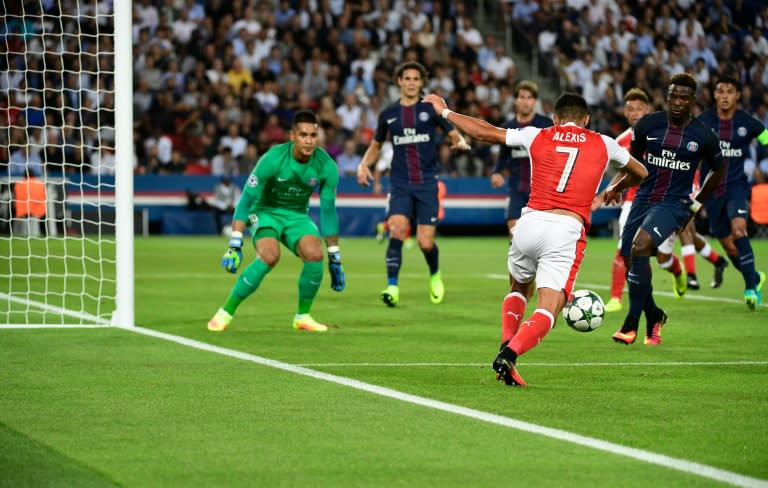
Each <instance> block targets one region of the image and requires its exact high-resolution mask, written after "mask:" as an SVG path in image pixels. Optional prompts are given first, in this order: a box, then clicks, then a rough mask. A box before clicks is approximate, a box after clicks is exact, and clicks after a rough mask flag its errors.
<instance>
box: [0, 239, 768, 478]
mask: <svg viewBox="0 0 768 488" xmlns="http://www.w3.org/2000/svg"><path fill="white" fill-rule="evenodd" d="M438 242H439V244H440V251H441V261H442V271H443V276H444V279H445V283H446V289H447V294H446V301H445V303H443V304H441V305H439V306H435V305H432V304H430V303H429V298H428V295H427V292H428V288H427V286H428V280H427V273H426V265H425V263H424V260H423V258H422V256H421V253H420V252H419V251H418V250H416V249H411V250H405V251H404V261H405V262H404V265H403V270H402V279H401V297H400V299H401V302H400V304H399V305H398V307H396V308H393V309H390V308H387V307H385V306H384V305H383V304H381V302H379V300H378V293H379V291H380V290H381V289H383V288H384V285H385V279H384V262H383V254H384V250H385V247H384V245H379V244H377V243H376V242H375V241H374V240H373V239H343V240H342V244H341V245H342V256H343V261H344V265H345V268H346V271H347V283H348V285H347V289H346V290H345V291H344V292H343V293H335V292H333V291H332V290H330V287H329V285H328V282H327V276H326V278H325V279H326V281H325V282H324V283H323V288H322V290H321V292H320V294H319V296H318V299H317V301H316V304H315V307H314V309H313V315H314V316H315V318H316V319H318V320H319V321H323V322H326V323H328V324H329V325H330V326H331V328H330V330H329V331H328V333H326V334H311V333H306V332H299V331H295V330H293V329H292V328H291V320H292V316H293V313H294V312H295V302H296V277H297V273H298V270H299V266H300V264H299V262H298V260H297V259H295V258H294V257H293V256H291V255H289V254H285V255H284V256H283V258H282V261H281V262H280V263H279V265H278V267H277V268H276V269H275V270H274V271H273V272H272V273H270V275H268V276H267V278H266V279H265V281H264V284H263V286H262V288H261V289H260V290H259V291H258V292H257V293H256V294H255V295H254V296H253V297H251V299H249V300H248V301H246V302H245V303H244V304H243V306H242V307H241V309H240V310H239V311H238V314H237V316H236V318H235V320H234V321H233V324H232V326H231V328H230V329H228V330H227V331H226V332H224V333H222V334H213V333H209V332H208V331H207V330H206V329H205V322H206V321H207V319H208V318H210V316H211V315H212V314H213V312H214V311H215V310H216V308H217V307H218V306H220V305H221V303H222V302H223V300H224V298H225V297H226V295H227V293H228V291H229V287H230V286H231V284H232V282H233V279H234V277H233V276H232V275H229V274H227V273H225V272H223V271H222V270H221V269H220V268H219V267H218V259H219V256H220V254H221V253H222V252H223V251H224V248H225V245H226V242H225V241H223V240H222V239H213V238H149V239H138V240H137V241H136V322H137V325H140V326H142V327H146V328H149V329H153V330H157V331H160V332H164V333H168V334H173V335H175V336H182V337H186V338H190V339H193V340H197V341H201V342H204V343H208V344H212V345H216V346H220V347H223V348H227V349H230V350H233V351H241V352H245V353H248V354H252V355H256V356H259V357H262V358H269V359H274V360H278V361H282V362H285V363H289V364H298V365H306V366H307V367H309V368H311V369H313V370H316V371H323V372H327V373H331V374H333V375H338V376H341V377H345V378H350V379H356V380H360V381H363V382H366V383H369V384H373V385H379V386H383V387H387V388H392V389H395V390H398V391H400V392H404V393H409V394H412V395H418V396H421V397H424V398H428V399H433V400H439V401H442V402H447V403H450V404H454V405H458V406H462V407H467V408H471V409H475V410H478V411H482V412H488V413H492V414H497V415H501V416H505V417H510V418H514V419H518V420H521V421H525V422H530V423H532V424H536V425H540V426H545V427H553V428H557V429H561V430H563V431H567V432H571V433H575V434H581V435H583V436H588V437H592V438H597V439H601V440H604V441H609V442H612V443H615V444H620V445H622V446H626V447H634V448H639V449H644V450H647V451H652V452H654V453H657V454H662V455H667V456H672V457H674V458H679V459H685V460H689V461H693V462H697V463H702V464H705V465H709V466H712V467H715V468H719V469H722V470H728V471H731V472H734V473H739V474H742V475H745V476H749V477H753V478H760V479H768V445H767V444H766V443H765V438H766V435H767V434H768V422H766V421H765V419H766V418H768V387H767V386H766V385H765V378H766V372H767V370H768V328H766V326H768V309H766V307H762V308H761V310H760V311H758V312H755V313H750V312H748V311H747V309H746V307H745V306H744V305H743V304H742V303H740V297H741V290H742V288H743V283H742V282H741V278H740V276H739V275H738V274H737V273H736V272H735V271H734V270H733V269H732V268H729V269H728V270H727V271H726V281H725V284H724V286H723V288H721V289H718V290H711V289H709V287H708V286H707V284H708V282H709V279H710V277H711V266H710V265H709V264H708V263H706V262H704V261H702V260H699V262H698V267H699V278H700V281H702V283H703V285H704V286H703V289H702V290H701V291H699V292H690V293H689V296H690V297H689V298H686V299H683V300H677V299H675V298H672V297H671V293H670V292H671V281H670V279H669V275H667V274H665V273H663V272H660V271H659V270H658V269H657V268H654V277H655V286H656V289H657V291H658V292H659V296H658V298H657V301H658V303H659V305H660V306H662V307H663V308H664V309H665V310H666V311H667V312H668V314H669V315H670V321H669V323H668V325H667V326H666V327H665V329H664V334H663V339H664V342H663V344H662V345H661V346H660V347H658V348H649V347H645V346H643V345H642V343H636V344H634V345H632V346H620V345H618V344H615V343H614V342H613V341H611V339H610V335H611V334H612V333H613V332H614V331H615V330H616V328H617V327H618V325H619V324H620V321H621V319H622V318H623V313H619V314H612V315H609V316H607V318H606V320H605V322H604V323H603V325H602V326H601V327H600V328H599V329H597V330H596V331H594V332H591V333H588V334H584V333H578V332H575V331H572V330H570V329H569V328H567V327H566V326H565V325H564V323H563V322H562V321H559V325H558V326H557V327H556V328H555V329H554V330H553V331H552V332H551V333H550V334H549V335H548V336H547V337H546V338H545V339H544V341H543V342H542V343H541V344H540V345H539V347H537V348H535V349H533V350H532V351H530V352H529V353H528V354H526V355H524V356H523V357H521V358H520V360H519V366H520V372H521V374H523V376H524V377H525V378H526V380H527V381H528V382H529V385H530V387H529V388H528V389H524V390H520V389H513V388H508V387H505V386H503V385H502V384H500V383H497V382H496V381H495V380H494V377H493V374H492V372H491V371H490V368H489V363H490V361H491V360H492V359H493V356H494V355H495V352H496V350H497V348H498V336H499V325H498V315H499V306H500V302H501V298H502V297H503V295H504V293H505V292H506V278H505V273H506V259H505V256H506V244H505V242H504V238H503V237H501V238H476V239H469V238H450V239H448V238H444V239H440V240H439V241H438ZM754 247H755V254H756V256H757V258H758V259H757V260H758V265H760V266H762V267H763V268H766V267H767V266H768V262H767V261H766V256H768V242H766V241H757V242H755V243H754ZM614 248H615V241H613V240H592V241H591V242H590V244H589V247H588V250H587V257H586V258H585V262H584V264H583V266H582V271H581V272H580V274H579V278H578V284H577V288H586V287H590V288H592V289H594V290H595V291H597V292H598V293H600V294H601V295H603V296H604V297H606V298H607V285H608V282H609V266H610V261H611V257H612V253H613V251H614ZM252 257H253V254H252V253H248V252H247V253H246V261H248V260H250V259H252ZM696 297H711V300H706V301H705V300H701V299H699V300H696V299H694V298H696ZM7 306H8V307H13V306H15V305H12V304H11V305H7ZM718 363H731V364H718ZM0 364H2V365H3V367H2V368H0V473H11V472H12V473H14V476H13V477H8V476H4V475H0V486H2V485H4V486H57V485H59V486H100V485H104V486H108V485H109V484H110V483H116V484H118V485H121V486H306V485H313V486H491V485H496V484H499V483H504V484H511V485H516V486H565V485H567V486H638V487H640V486H643V487H646V486H650V485H656V486H722V484H721V483H718V482H715V481H713V480H711V479H709V478H706V477H703V476H696V475H694V474H688V473H683V472H680V471H677V470H674V469H669V468H664V467H659V466H657V465H654V464H650V463H645V462H641V461H638V460H635V459H630V458H626V457H623V456H618V455H615V454H611V453H607V452H604V451H599V450H595V449H591V448H588V447H584V446H579V445H575V444H571V443H567V442H564V441H559V440H555V439H551V438H548V437H544V436H540V435H536V434H532V433H528V432H523V431H520V430H515V429H511V428H509V427H502V426H499V425H494V424H490V423H486V422H482V421H479V420H475V419H470V418H466V417H463V416H460V415H456V414H452V413H447V412H442V411H437V410H434V409H430V408H427V407H424V406H419V405H413V404H410V403H406V402H403V401H399V400H395V399H392V398H385V397H381V396H379V395H375V394H373V393H368V392H364V391H359V390H355V389H352V388H350V387H348V386H343V385H340V384H336V383H329V382H326V381H321V380H319V379H316V378H310V377H306V376H300V375H297V374H294V373H291V372H287V371H284V370H279V369H275V368H271V367H268V366H264V365H260V364H254V363H252V362H248V361H244V360H242V359H237V358H233V357H227V356H222V355H220V354H216V353H214V352H207V351H201V350H198V349H194V348H190V347H185V346H183V345H180V344H177V343H173V342H169V341H164V340H161V339H159V338H154V337H147V336H143V335H139V334H135V333H131V332H127V331H124V330H120V329H114V328H103V329H87V330H77V329H75V330H73V329H53V330H52V329H44V330H15V329H14V330H2V329H0Z"/></svg>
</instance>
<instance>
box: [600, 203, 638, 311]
mask: <svg viewBox="0 0 768 488" xmlns="http://www.w3.org/2000/svg"><path fill="white" fill-rule="evenodd" d="M631 208H632V202H624V203H623V204H622V205H621V213H620V214H619V220H618V224H619V242H618V245H617V246H616V254H615V255H614V257H613V261H612V263H611V298H610V299H609V300H608V302H607V303H606V304H605V311H606V312H618V311H620V310H621V309H622V307H623V306H622V304H621V297H622V295H623V294H624V283H625V282H626V274H627V268H626V267H625V266H624V258H623V257H622V256H621V236H622V235H623V233H624V226H625V225H626V224H627V217H629V210H630V209H631Z"/></svg>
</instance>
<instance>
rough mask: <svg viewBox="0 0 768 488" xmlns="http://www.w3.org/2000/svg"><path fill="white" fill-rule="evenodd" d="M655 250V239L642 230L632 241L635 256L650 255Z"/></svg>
mask: <svg viewBox="0 0 768 488" xmlns="http://www.w3.org/2000/svg"><path fill="white" fill-rule="evenodd" d="M652 250H653V240H652V239H651V238H650V237H649V236H648V234H644V233H642V232H640V233H638V234H637V235H636V236H635V239H634V240H633V241H632V255H633V256H650V255H651V251H652Z"/></svg>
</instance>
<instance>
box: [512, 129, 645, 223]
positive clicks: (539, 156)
mask: <svg viewBox="0 0 768 488" xmlns="http://www.w3.org/2000/svg"><path fill="white" fill-rule="evenodd" d="M506 144H507V146H524V147H525V148H526V149H528V154H529V157H528V159H529V161H530V164H531V197H530V199H529V200H528V207H530V208H532V209H534V210H552V209H564V210H570V211H572V212H575V213H577V214H579V215H580V216H581V217H582V218H583V219H584V222H585V224H587V225H588V224H589V216H590V208H591V206H592V200H593V199H594V197H595V193H596V192H597V189H598V188H599V186H600V182H601V181H602V179H603V173H605V169H606V167H607V165H608V164H609V163H610V164H611V165H612V166H613V167H615V168H623V167H624V166H626V165H627V163H628V162H629V158H630V155H629V152H628V151H627V150H626V149H624V148H623V147H621V146H619V145H618V143H617V142H616V141H615V140H614V139H612V138H610V137H608V136H605V135H603V134H600V133H598V132H594V131H591V130H589V129H584V128H581V127H579V126H577V125H576V124H574V123H570V122H569V123H567V124H563V125H556V126H552V127H547V128H546V129H540V128H538V127H525V128H523V129H507V134H506Z"/></svg>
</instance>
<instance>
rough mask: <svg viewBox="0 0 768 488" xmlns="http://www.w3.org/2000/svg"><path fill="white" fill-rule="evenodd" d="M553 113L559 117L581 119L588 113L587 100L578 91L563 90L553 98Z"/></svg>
mask: <svg viewBox="0 0 768 488" xmlns="http://www.w3.org/2000/svg"><path fill="white" fill-rule="evenodd" d="M554 110H555V115H557V116H558V117H560V118H561V119H576V120H578V119H581V118H582V117H584V116H586V115H589V107H588V106H587V101H586V100H585V99H584V97H582V96H581V95H579V94H578V93H573V92H565V93H563V94H562V95H560V96H559V97H557V100H555V108H554Z"/></svg>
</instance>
